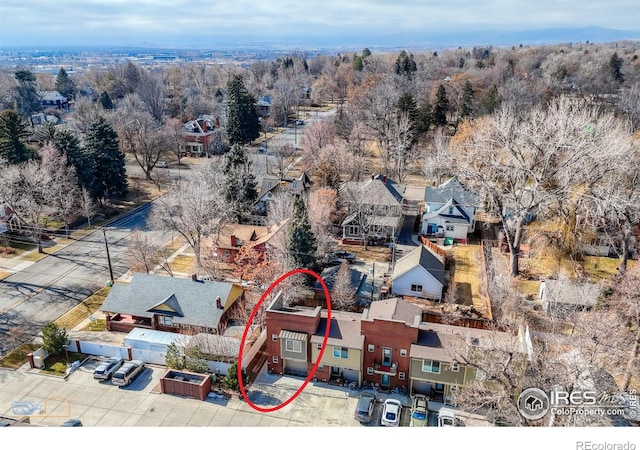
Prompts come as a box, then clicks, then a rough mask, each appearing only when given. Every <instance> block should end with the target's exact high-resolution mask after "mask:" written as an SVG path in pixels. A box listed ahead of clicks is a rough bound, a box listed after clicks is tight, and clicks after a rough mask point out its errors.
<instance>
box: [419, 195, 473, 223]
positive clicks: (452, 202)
mask: <svg viewBox="0 0 640 450" xmlns="http://www.w3.org/2000/svg"><path fill="white" fill-rule="evenodd" d="M451 207H453V213H452V214H450V213H449V209H450V208H451ZM437 216H440V217H443V218H444V219H445V221H447V222H450V223H465V224H471V219H470V218H469V214H467V213H466V212H465V210H464V208H463V207H462V205H460V204H459V203H458V201H457V200H456V199H453V198H452V199H449V200H448V201H447V202H446V203H445V204H444V205H442V206H441V207H440V208H439V209H437V210H436V211H431V212H427V213H424V215H423V216H422V219H423V220H428V219H431V218H433V217H437Z"/></svg>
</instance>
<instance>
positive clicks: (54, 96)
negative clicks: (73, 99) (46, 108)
mask: <svg viewBox="0 0 640 450" xmlns="http://www.w3.org/2000/svg"><path fill="white" fill-rule="evenodd" d="M39 95H40V98H41V99H42V100H44V101H47V102H54V101H56V100H60V101H66V100H67V97H65V96H64V95H62V94H61V93H60V92H58V91H40V92H39Z"/></svg>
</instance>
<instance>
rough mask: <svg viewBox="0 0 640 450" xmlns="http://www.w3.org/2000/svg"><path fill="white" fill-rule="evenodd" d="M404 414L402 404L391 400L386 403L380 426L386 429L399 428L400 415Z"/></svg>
mask: <svg viewBox="0 0 640 450" xmlns="http://www.w3.org/2000/svg"><path fill="white" fill-rule="evenodd" d="M401 413H402V403H400V401H398V400H396V399H394V398H389V399H387V400H385V401H384V407H383V408H382V417H381V418H380V425H384V426H386V427H397V426H399V425H400V414H401Z"/></svg>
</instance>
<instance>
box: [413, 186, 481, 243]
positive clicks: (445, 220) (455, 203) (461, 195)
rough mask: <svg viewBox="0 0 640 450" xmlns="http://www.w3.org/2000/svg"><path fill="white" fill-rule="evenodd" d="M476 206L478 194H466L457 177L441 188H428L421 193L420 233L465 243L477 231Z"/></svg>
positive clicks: (469, 192)
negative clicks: (422, 200)
mask: <svg viewBox="0 0 640 450" xmlns="http://www.w3.org/2000/svg"><path fill="white" fill-rule="evenodd" d="M478 203H479V196H478V194H476V193H473V192H471V191H468V190H467V189H466V188H465V187H464V186H463V185H462V184H461V183H460V182H459V181H458V180H457V179H456V178H450V179H449V180H448V181H446V182H444V183H442V184H441V185H440V186H436V187H432V186H428V187H427V188H426V189H425V193H424V206H425V210H424V214H423V215H422V234H423V235H425V236H427V237H441V238H442V237H443V238H452V239H453V240H454V241H455V242H463V243H466V242H467V236H468V234H469V233H473V232H474V231H475V228H476V208H477V207H478Z"/></svg>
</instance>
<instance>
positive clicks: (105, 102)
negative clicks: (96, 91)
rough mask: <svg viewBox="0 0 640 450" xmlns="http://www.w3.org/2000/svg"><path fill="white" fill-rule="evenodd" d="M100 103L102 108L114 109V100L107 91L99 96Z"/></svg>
mask: <svg viewBox="0 0 640 450" xmlns="http://www.w3.org/2000/svg"><path fill="white" fill-rule="evenodd" d="M98 103H100V106H102V109H113V102H112V101H111V96H110V95H109V93H108V92H107V91H103V92H102V94H100V97H99V98H98Z"/></svg>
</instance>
